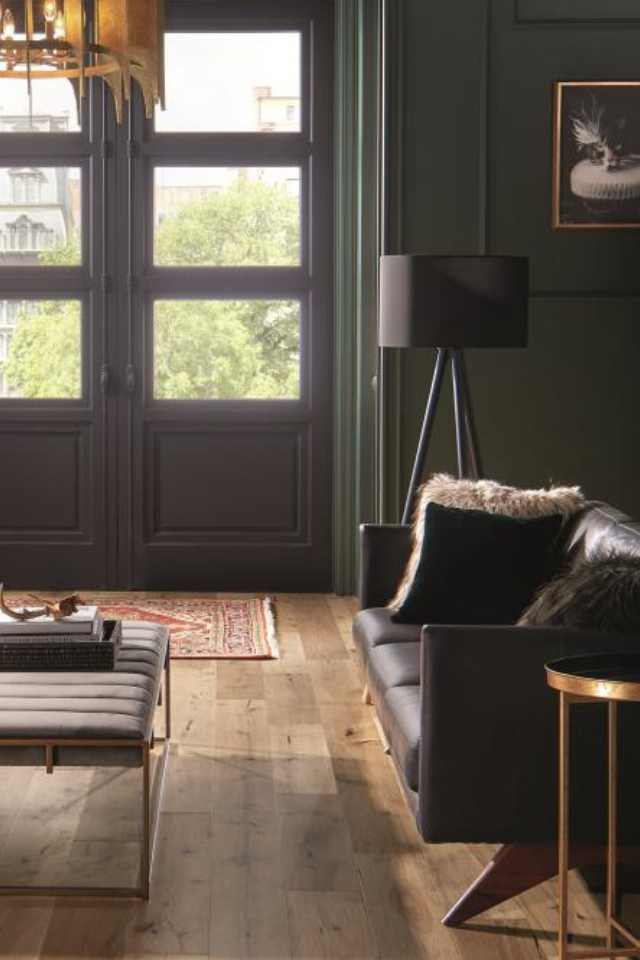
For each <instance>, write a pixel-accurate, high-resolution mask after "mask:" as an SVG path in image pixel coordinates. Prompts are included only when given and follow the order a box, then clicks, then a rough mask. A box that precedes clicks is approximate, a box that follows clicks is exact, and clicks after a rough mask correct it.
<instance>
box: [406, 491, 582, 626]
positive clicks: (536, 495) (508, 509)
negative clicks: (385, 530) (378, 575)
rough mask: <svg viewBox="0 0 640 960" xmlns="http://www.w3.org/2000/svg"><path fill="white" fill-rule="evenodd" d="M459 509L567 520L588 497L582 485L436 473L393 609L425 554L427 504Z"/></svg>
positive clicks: (422, 496) (421, 500) (422, 497)
mask: <svg viewBox="0 0 640 960" xmlns="http://www.w3.org/2000/svg"><path fill="white" fill-rule="evenodd" d="M430 503H438V504H440V506H441V507H456V508H457V509H459V510H483V511H485V512H486V513H494V514H499V515H501V516H503V517H521V518H524V519H535V518H539V517H551V516H553V515H554V514H558V513H560V514H562V516H563V517H564V518H565V520H566V519H567V518H568V517H571V516H573V514H575V513H578V511H580V510H582V508H583V507H584V505H585V499H584V496H583V494H582V491H581V490H580V487H549V488H548V489H544V488H543V489H541V490H521V489H519V488H518V487H508V486H505V485H504V484H502V483H497V482H496V481H495V480H459V479H458V478H457V477H451V476H449V474H447V473H436V474H434V475H433V477H431V479H430V480H428V481H427V482H426V483H424V484H423V485H422V487H421V488H420V490H419V492H418V501H417V506H416V510H415V513H414V518H413V535H412V537H413V546H412V549H411V556H410V557H409V561H408V563H407V566H406V569H405V571H404V574H403V576H402V580H401V581H400V584H399V586H398V589H397V590H396V593H395V596H394V598H393V600H391V602H390V603H389V607H390V608H391V609H392V610H396V611H397V610H399V609H400V607H401V606H402V605H403V603H404V602H405V600H406V599H407V596H408V594H409V591H410V589H411V584H412V583H413V580H414V577H415V575H416V570H417V569H418V563H419V562H420V556H421V554H422V541H423V539H424V527H425V514H426V510H427V505H428V504H430Z"/></svg>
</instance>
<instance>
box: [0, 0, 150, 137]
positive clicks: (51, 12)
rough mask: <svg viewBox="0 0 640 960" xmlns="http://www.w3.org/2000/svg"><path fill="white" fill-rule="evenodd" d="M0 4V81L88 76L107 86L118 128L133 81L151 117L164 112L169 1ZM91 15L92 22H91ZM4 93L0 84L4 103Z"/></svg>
mask: <svg viewBox="0 0 640 960" xmlns="http://www.w3.org/2000/svg"><path fill="white" fill-rule="evenodd" d="M88 7H89V4H88V3H87V2H86V0H0V81H2V80H3V79H13V80H16V79H20V80H24V81H25V82H26V83H27V84H29V88H31V83H32V82H34V81H40V80H52V79H56V78H59V77H66V78H67V79H68V80H70V81H71V82H72V83H73V85H74V87H75V88H76V91H77V93H78V94H79V95H80V96H81V97H83V96H84V95H85V93H86V80H87V78H88V77H102V78H103V79H104V80H105V82H106V83H107V84H108V85H109V87H110V89H111V91H112V93H113V99H114V103H115V110H116V117H117V120H118V123H121V122H122V116H123V106H124V103H125V101H128V100H130V98H131V84H132V81H135V82H136V83H137V84H138V85H139V87H140V89H141V91H142V95H143V98H144V105H145V112H146V115H147V117H148V118H150V117H151V116H152V115H153V108H154V105H155V104H156V103H161V104H162V105H164V0H93V2H92V3H91V5H90V11H89V10H88V9H87V8H88ZM89 12H91V14H92V15H91V16H89V15H88V14H89ZM1 96H2V86H1V83H0V98H1Z"/></svg>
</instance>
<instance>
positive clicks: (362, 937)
mask: <svg viewBox="0 0 640 960" xmlns="http://www.w3.org/2000/svg"><path fill="white" fill-rule="evenodd" d="M287 902H288V906H289V929H290V930H291V945H292V950H293V956H294V957H296V958H299V960H321V958H322V960H374V958H376V957H377V952H376V948H375V944H374V942H373V938H372V935H371V931H370V929H369V925H368V923H367V916H366V913H365V910H364V904H363V903H362V898H361V896H360V894H359V893H352V894H348V893H300V892H293V893H289V894H288V896H287Z"/></svg>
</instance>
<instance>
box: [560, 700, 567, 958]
mask: <svg viewBox="0 0 640 960" xmlns="http://www.w3.org/2000/svg"><path fill="white" fill-rule="evenodd" d="M558 759H559V770H558V774H559V775H558V791H559V796H558V895H559V914H560V918H559V927H558V957H559V960H567V956H568V953H567V951H568V943H567V940H568V923H567V919H568V895H569V698H568V697H567V695H566V693H564V691H560V739H559V757H558Z"/></svg>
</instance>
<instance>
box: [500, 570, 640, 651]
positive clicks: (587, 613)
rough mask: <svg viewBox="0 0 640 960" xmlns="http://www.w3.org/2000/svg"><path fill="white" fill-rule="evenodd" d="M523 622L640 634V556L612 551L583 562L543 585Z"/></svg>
mask: <svg viewBox="0 0 640 960" xmlns="http://www.w3.org/2000/svg"><path fill="white" fill-rule="evenodd" d="M519 624H520V625H521V626H529V627H532V626H549V627H577V628H581V629H583V630H602V631H604V632H607V633H620V634H631V633H638V634H639V636H640V557H633V556H626V555H625V556H621V555H609V556H603V557H598V558H596V559H594V560H589V561H584V562H582V563H580V564H579V565H578V566H577V567H575V568H574V569H573V570H570V571H569V572H568V573H565V574H563V575H562V576H560V577H556V578H555V579H554V580H552V581H551V582H550V583H548V584H547V586H546V587H543V589H542V590H541V591H540V593H539V594H538V596H537V598H536V599H535V600H534V601H533V603H532V604H531V606H530V607H529V609H528V610H526V611H525V613H524V614H523V615H522V617H521V618H520V620H519Z"/></svg>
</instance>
